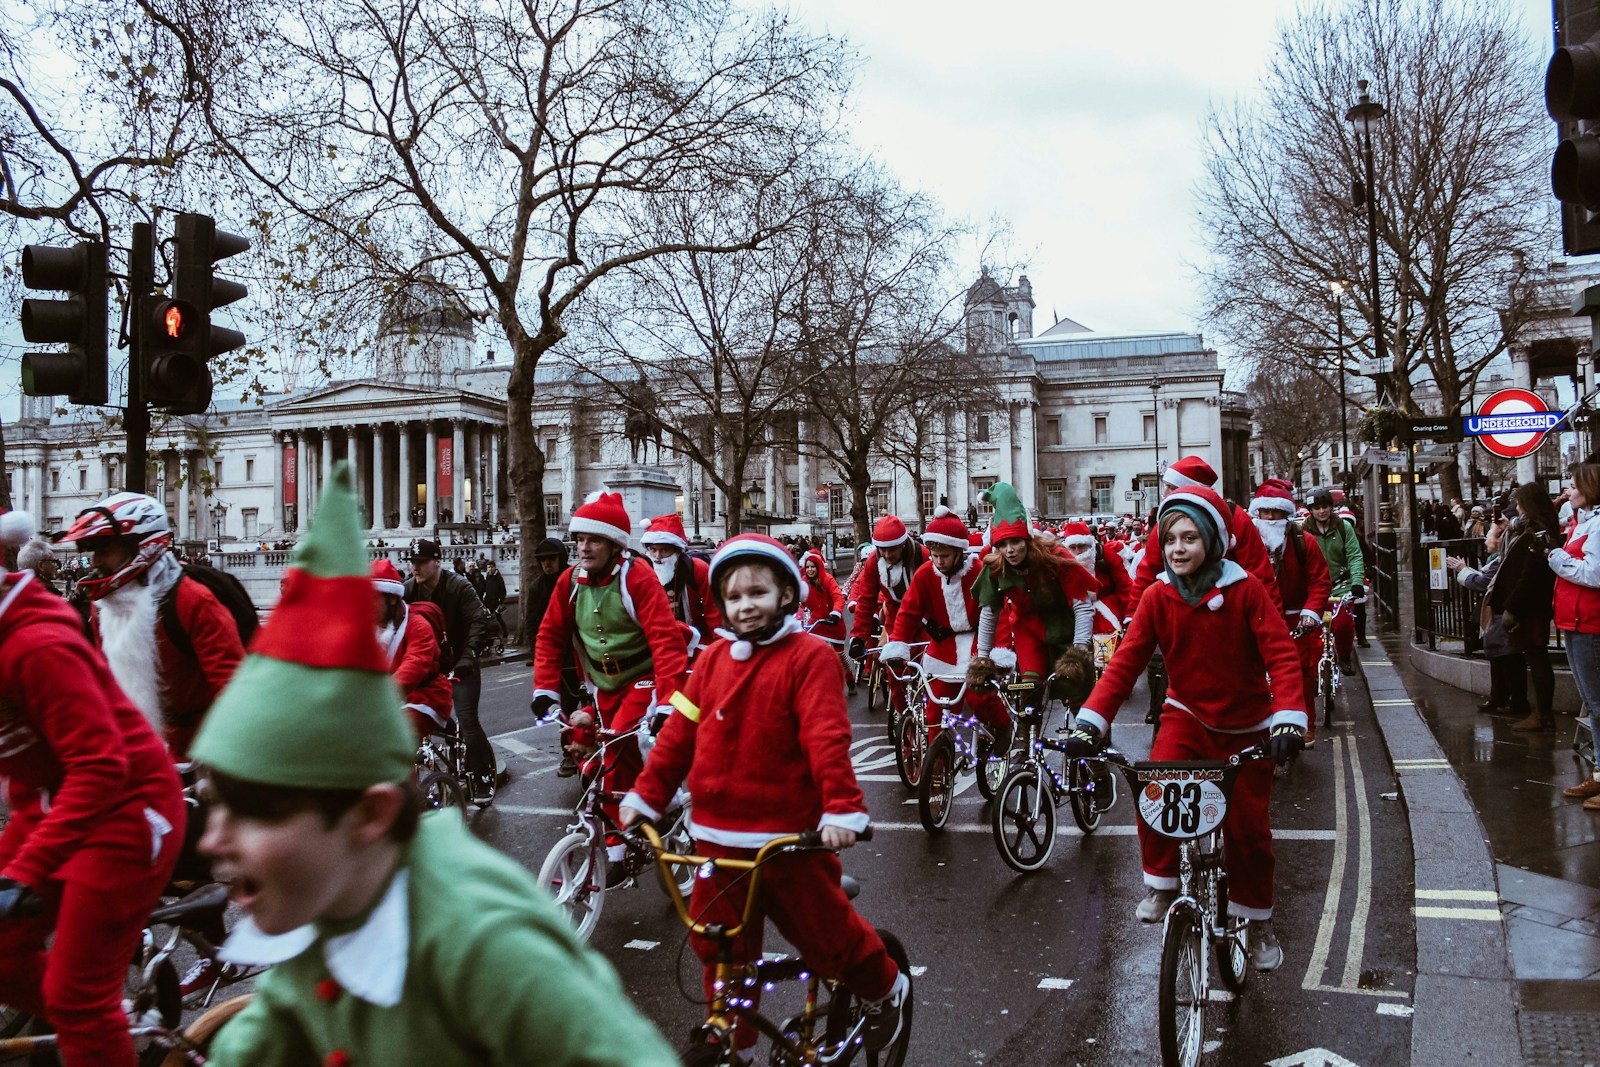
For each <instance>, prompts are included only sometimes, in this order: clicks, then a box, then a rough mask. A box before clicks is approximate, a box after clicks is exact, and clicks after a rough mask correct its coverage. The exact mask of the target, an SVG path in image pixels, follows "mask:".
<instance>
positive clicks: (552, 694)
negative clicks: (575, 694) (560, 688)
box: [533, 689, 561, 701]
mask: <svg viewBox="0 0 1600 1067" xmlns="http://www.w3.org/2000/svg"><path fill="white" fill-rule="evenodd" d="M540 697H549V698H550V699H551V700H555V701H560V699H561V694H560V693H558V692H556V691H555V690H554V689H535V690H534V691H533V699H534V700H538V699H539V698H540Z"/></svg>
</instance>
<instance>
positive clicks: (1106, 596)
mask: <svg viewBox="0 0 1600 1067" xmlns="http://www.w3.org/2000/svg"><path fill="white" fill-rule="evenodd" d="M1061 544H1062V547H1064V548H1065V549H1066V550H1067V551H1068V552H1070V553H1072V557H1073V558H1074V559H1076V560H1077V561H1078V562H1079V563H1081V564H1083V565H1084V566H1085V567H1088V568H1089V569H1090V570H1092V571H1094V576H1095V580H1096V581H1098V582H1099V583H1100V590H1099V592H1097V593H1093V594H1091V595H1090V599H1091V600H1092V601H1093V603H1094V632H1095V633H1097V634H1109V633H1115V632H1116V631H1117V630H1119V629H1121V628H1122V620H1123V619H1125V618H1127V617H1128V616H1127V608H1128V595H1129V593H1131V592H1132V590H1133V578H1132V576H1131V575H1129V574H1128V568H1127V565H1126V564H1125V563H1123V561H1122V557H1121V555H1120V554H1119V553H1120V551H1121V548H1122V545H1121V544H1120V543H1119V542H1116V541H1108V542H1106V543H1105V545H1104V546H1103V547H1102V546H1101V544H1100V543H1099V542H1098V541H1097V540H1096V539H1095V536H1094V534H1092V533H1091V532H1089V525H1088V523H1083V522H1069V523H1067V525H1066V526H1064V527H1062V529H1061Z"/></svg>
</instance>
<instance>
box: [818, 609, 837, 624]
mask: <svg viewBox="0 0 1600 1067" xmlns="http://www.w3.org/2000/svg"><path fill="white" fill-rule="evenodd" d="M838 621H839V613H838V612H837V611H830V612H828V614H827V615H825V616H823V619H822V625H824V626H832V625H833V624H834V623H836V622H838Z"/></svg>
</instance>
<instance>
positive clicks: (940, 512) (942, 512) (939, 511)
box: [933, 504, 955, 519]
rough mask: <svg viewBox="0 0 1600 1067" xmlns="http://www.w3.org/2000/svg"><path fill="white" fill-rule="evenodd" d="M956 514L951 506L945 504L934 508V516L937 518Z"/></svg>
mask: <svg viewBox="0 0 1600 1067" xmlns="http://www.w3.org/2000/svg"><path fill="white" fill-rule="evenodd" d="M954 514H955V512H953V511H951V510H950V509H949V508H947V507H945V506H944V505H943V504H940V505H939V506H938V507H936V508H934V509H933V517H934V518H936V519H942V518H945V517H947V516H950V515H954Z"/></svg>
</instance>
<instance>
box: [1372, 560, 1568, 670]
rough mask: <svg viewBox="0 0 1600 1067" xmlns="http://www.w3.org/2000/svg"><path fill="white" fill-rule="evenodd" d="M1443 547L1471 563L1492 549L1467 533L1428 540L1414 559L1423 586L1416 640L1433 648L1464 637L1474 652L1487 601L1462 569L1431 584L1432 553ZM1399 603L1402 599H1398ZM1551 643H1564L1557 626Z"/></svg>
mask: <svg viewBox="0 0 1600 1067" xmlns="http://www.w3.org/2000/svg"><path fill="white" fill-rule="evenodd" d="M1433 549H1443V550H1444V553H1445V555H1446V556H1447V557H1448V556H1459V557H1461V558H1462V559H1464V560H1466V561H1467V566H1469V567H1474V568H1479V567H1482V566H1483V563H1484V560H1485V559H1486V558H1487V556H1488V553H1487V551H1486V550H1485V547H1484V542H1483V538H1481V537H1464V538H1458V539H1455V540H1450V541H1424V542H1422V545H1421V548H1420V550H1419V551H1418V552H1416V553H1415V554H1414V555H1413V558H1412V561H1411V580H1412V581H1413V582H1414V583H1416V584H1415V586H1414V588H1416V589H1417V590H1419V591H1420V592H1419V594H1418V597H1417V601H1418V602H1417V620H1416V640H1417V641H1418V643H1421V642H1422V641H1423V640H1426V641H1427V643H1428V648H1429V649H1437V648H1438V647H1439V642H1440V641H1460V642H1461V646H1462V647H1461V651H1462V652H1465V653H1468V654H1471V653H1474V652H1478V651H1480V650H1482V648H1483V634H1482V633H1481V632H1480V628H1479V626H1478V618H1479V613H1480V610H1481V608H1482V605H1483V594H1481V593H1474V592H1473V591H1471V590H1470V589H1467V588H1466V587H1465V586H1463V585H1462V584H1461V583H1460V582H1459V581H1457V580H1456V575H1457V573H1458V572H1455V571H1446V575H1447V580H1446V584H1445V588H1444V589H1442V590H1440V589H1433V588H1431V585H1430V581H1429V579H1430V572H1429V566H1428V557H1429V553H1430V550H1433ZM1396 602H1397V603H1398V601H1396ZM1550 647H1551V648H1552V649H1560V648H1561V647H1562V641H1561V632H1560V631H1559V630H1553V631H1552V632H1551V635H1550Z"/></svg>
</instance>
